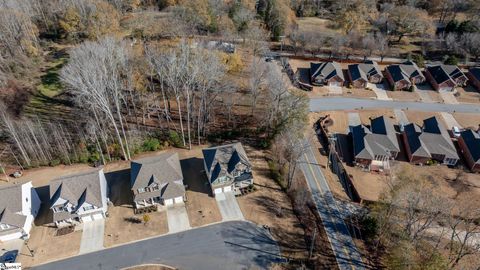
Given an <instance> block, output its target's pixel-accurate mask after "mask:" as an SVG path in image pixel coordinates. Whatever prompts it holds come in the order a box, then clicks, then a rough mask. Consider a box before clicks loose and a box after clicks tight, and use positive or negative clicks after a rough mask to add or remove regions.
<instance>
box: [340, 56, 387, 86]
mask: <svg viewBox="0 0 480 270" xmlns="http://www.w3.org/2000/svg"><path fill="white" fill-rule="evenodd" d="M348 70H349V71H350V75H351V76H352V81H356V80H359V79H363V80H365V81H368V79H369V78H370V77H371V76H375V75H380V76H382V77H383V75H382V72H381V71H380V67H379V66H378V64H377V62H375V61H370V60H369V61H365V62H364V63H360V64H353V65H348Z"/></svg>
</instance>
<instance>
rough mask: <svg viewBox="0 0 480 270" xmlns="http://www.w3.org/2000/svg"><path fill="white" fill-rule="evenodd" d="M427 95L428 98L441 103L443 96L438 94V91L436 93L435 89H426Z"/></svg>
mask: <svg viewBox="0 0 480 270" xmlns="http://www.w3.org/2000/svg"><path fill="white" fill-rule="evenodd" d="M428 95H429V96H430V98H431V99H432V101H433V102H436V103H443V98H442V96H441V95H440V93H438V92H437V91H433V90H432V91H428Z"/></svg>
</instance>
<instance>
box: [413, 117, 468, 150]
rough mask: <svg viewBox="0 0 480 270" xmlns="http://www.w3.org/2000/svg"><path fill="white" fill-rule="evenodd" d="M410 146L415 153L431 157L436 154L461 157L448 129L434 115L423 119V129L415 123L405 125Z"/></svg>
mask: <svg viewBox="0 0 480 270" xmlns="http://www.w3.org/2000/svg"><path fill="white" fill-rule="evenodd" d="M404 130H405V135H406V136H407V140H408V146H407V147H409V148H410V151H411V153H412V154H413V155H416V156H422V157H431V156H432V155H434V154H437V155H444V156H445V157H447V158H452V159H459V157H458V154H457V150H456V148H455V146H454V145H453V142H452V140H451V139H450V136H449V135H448V131H447V130H446V129H445V127H444V126H443V124H442V123H441V122H439V121H438V119H437V118H436V117H435V116H434V117H431V118H428V119H425V120H424V121H423V129H420V128H419V127H418V126H417V125H415V124H408V125H406V126H405V127H404Z"/></svg>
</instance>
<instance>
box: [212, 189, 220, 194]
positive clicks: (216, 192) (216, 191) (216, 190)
mask: <svg viewBox="0 0 480 270" xmlns="http://www.w3.org/2000/svg"><path fill="white" fill-rule="evenodd" d="M213 193H215V194H219V193H222V188H216V189H215V190H214V191H213Z"/></svg>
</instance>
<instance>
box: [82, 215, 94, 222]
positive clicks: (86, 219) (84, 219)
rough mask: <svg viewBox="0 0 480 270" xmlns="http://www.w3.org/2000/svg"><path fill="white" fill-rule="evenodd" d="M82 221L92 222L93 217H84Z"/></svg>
mask: <svg viewBox="0 0 480 270" xmlns="http://www.w3.org/2000/svg"><path fill="white" fill-rule="evenodd" d="M82 221H83V222H88V221H92V216H84V217H82Z"/></svg>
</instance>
